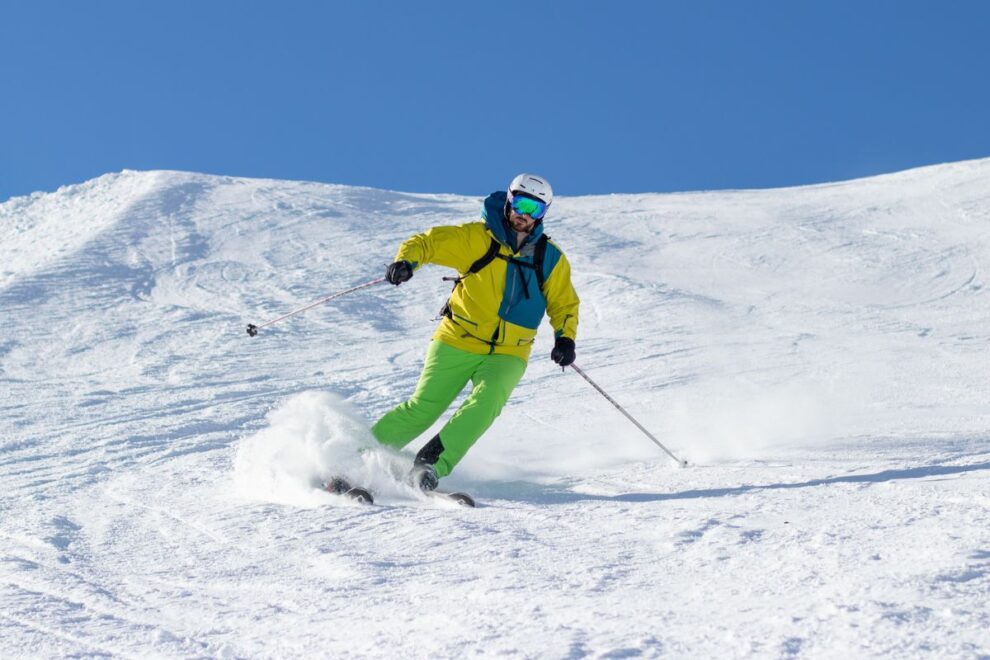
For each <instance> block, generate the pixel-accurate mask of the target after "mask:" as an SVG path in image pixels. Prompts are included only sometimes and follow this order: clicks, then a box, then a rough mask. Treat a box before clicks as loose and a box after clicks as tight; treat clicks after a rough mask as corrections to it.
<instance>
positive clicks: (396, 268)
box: [385, 261, 413, 286]
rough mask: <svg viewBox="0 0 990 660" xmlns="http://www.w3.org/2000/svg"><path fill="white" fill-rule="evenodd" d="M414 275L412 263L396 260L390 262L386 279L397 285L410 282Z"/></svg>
mask: <svg viewBox="0 0 990 660" xmlns="http://www.w3.org/2000/svg"><path fill="white" fill-rule="evenodd" d="M412 276H413V269H412V265H411V264H410V263H409V262H408V261H396V262H394V263H392V264H389V267H388V270H386V271H385V279H386V280H388V281H389V282H390V283H391V284H394V285H396V286H399V285H400V284H402V283H403V282H408V281H409V280H410V279H412Z"/></svg>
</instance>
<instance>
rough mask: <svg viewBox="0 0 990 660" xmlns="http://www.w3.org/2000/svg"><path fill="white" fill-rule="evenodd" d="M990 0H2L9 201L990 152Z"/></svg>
mask: <svg viewBox="0 0 990 660" xmlns="http://www.w3.org/2000/svg"><path fill="white" fill-rule="evenodd" d="M988 34H990V2H976V1H973V2H964V1H959V2H955V1H951V0H949V1H945V2H936V1H934V0H933V1H932V2H913V1H891V0H879V1H869V0H860V1H858V2H845V1H840V0H831V1H827V2H825V1H822V2H802V1H800V0H786V1H780V2H769V1H764V2H761V1H752V2H735V1H729V0H726V1H725V2H706V1H692V2H688V1H687V0H685V1H681V2H661V1H659V0H657V1H655V2H622V1H621V0H617V1H616V2H612V3H604V2H583V1H580V0H578V1H574V2H563V1H561V2H540V1H538V0H536V1H530V2H514V1H511V2H480V1H478V2H474V1H467V0H460V1H456V2H455V1H450V2H430V1H426V0H424V1H422V2H400V1H398V0H396V1H393V2H374V1H366V2H358V1H357V0H354V1H348V2H298V1H292V0H287V1H282V2H265V3H262V2H250V1H239V2H226V1H224V2H221V1H206V0H204V1H203V2H196V3H194V2H182V1H177V0H172V1H170V2H159V1H152V0H149V1H147V2H132V1H129V2H123V1H119V2H118V1H106V0H91V1H90V2H69V1H65V2H50V1H46V0H35V1H33V2H15V1H14V0H0V200H5V199H7V198H9V197H11V196H14V195H23V194H27V193H30V192H32V191H35V190H54V189H55V188H57V187H58V186H59V185H62V184H67V183H76V182H79V181H83V180H86V179H89V178H92V177H95V176H98V175H100V174H103V173H105V172H110V171H119V170H121V169H125V168H126V169H139V170H146V169H178V170H189V171H197V172H209V173H215V174H226V175H234V176H253V177H271V178H280V179H301V180H313V181H324V182H331V183H343V184H353V185H365V186H373V187H378V188H388V189H393V190H404V191H417V192H453V193H463V194H471V195H482V194H485V193H488V192H490V191H491V190H494V189H497V188H501V187H504V186H505V185H506V184H507V183H508V181H509V180H510V179H511V178H512V176H513V175H515V174H516V173H518V172H520V171H534V172H538V173H542V174H544V175H545V176H547V177H548V178H549V179H550V180H551V182H552V183H553V184H554V186H555V188H556V190H557V192H558V193H559V194H565V195H580V194H592V193H610V192H667V191H680V190H699V189H724V188H750V187H776V186H789V185H797V184H803V183H814V182H822V181H833V180H840V179H848V178H854V177H859V176H867V175H871V174H877V173H882V172H890V171H896V170H901V169H906V168H909V167H914V166H918V165H925V164H932V163H939V162H947V161H954V160H962V159H968V158H979V157H985V156H990V120H988V117H990V110H988V108H990V85H988V84H987V80H988V77H990V38H988V37H987V35H988Z"/></svg>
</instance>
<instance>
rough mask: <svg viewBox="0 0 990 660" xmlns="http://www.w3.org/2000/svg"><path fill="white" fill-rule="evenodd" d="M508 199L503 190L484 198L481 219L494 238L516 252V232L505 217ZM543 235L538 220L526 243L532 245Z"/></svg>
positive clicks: (541, 224)
mask: <svg viewBox="0 0 990 660" xmlns="http://www.w3.org/2000/svg"><path fill="white" fill-rule="evenodd" d="M508 199H509V194H508V193H506V192H505V191H504V190H498V191H496V192H493V193H492V194H491V195H489V196H488V197H487V198H485V204H484V207H483V208H482V210H481V217H482V219H483V220H484V221H485V225H487V226H488V229H490V230H491V232H492V233H493V234H495V238H496V239H498V241H499V243H502V244H503V245H505V246H506V247H508V248H509V249H511V250H512V251H513V252H516V251H517V250H516V231H515V230H514V229H513V228H512V227H511V226H510V225H509V220H508V218H506V216H505V203H506V202H507V201H508ZM542 235H543V221H542V220H540V221H539V222H537V223H536V226H535V227H533V231H532V232H530V234H529V236H528V237H527V238H526V243H523V245H526V244H527V243H532V242H533V241H535V240H536V239H538V238H539V237H540V236H542Z"/></svg>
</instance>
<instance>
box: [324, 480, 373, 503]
mask: <svg viewBox="0 0 990 660" xmlns="http://www.w3.org/2000/svg"><path fill="white" fill-rule="evenodd" d="M323 490H325V491H327V492H328V493H332V494H333V495H343V496H344V497H346V498H349V499H352V500H354V501H355V502H360V503H361V504H374V503H375V498H374V496H372V494H371V491H369V490H368V489H366V488H360V487H358V486H352V485H351V483H350V482H349V481H347V479H344V478H343V477H334V478H332V479H331V480H330V481H328V482H326V483H325V484H323Z"/></svg>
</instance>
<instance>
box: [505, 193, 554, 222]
mask: <svg viewBox="0 0 990 660" xmlns="http://www.w3.org/2000/svg"><path fill="white" fill-rule="evenodd" d="M512 210H513V211H515V212H516V213H520V214H522V215H528V216H529V217H531V218H533V219H534V220H539V219H540V218H542V217H543V214H544V213H546V212H547V205H546V204H544V203H543V202H541V201H539V200H537V199H532V198H530V197H519V196H517V197H513V198H512Z"/></svg>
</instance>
